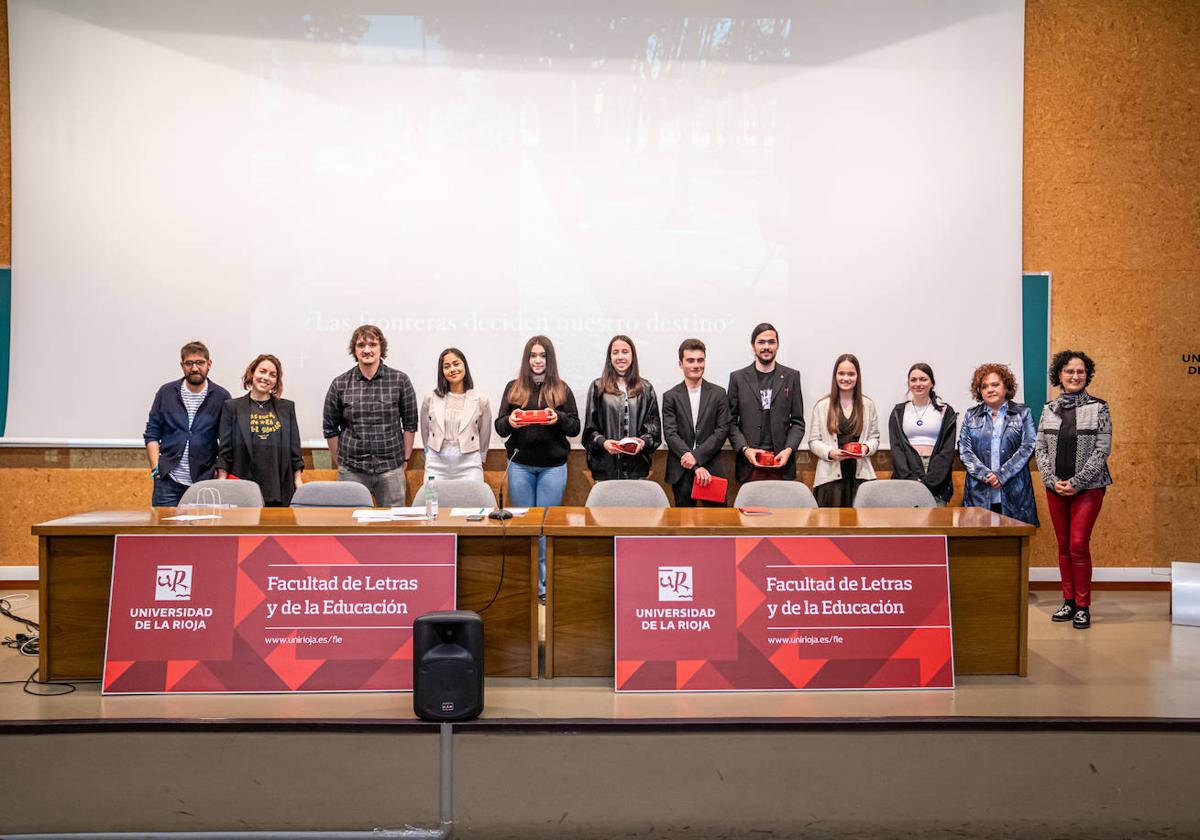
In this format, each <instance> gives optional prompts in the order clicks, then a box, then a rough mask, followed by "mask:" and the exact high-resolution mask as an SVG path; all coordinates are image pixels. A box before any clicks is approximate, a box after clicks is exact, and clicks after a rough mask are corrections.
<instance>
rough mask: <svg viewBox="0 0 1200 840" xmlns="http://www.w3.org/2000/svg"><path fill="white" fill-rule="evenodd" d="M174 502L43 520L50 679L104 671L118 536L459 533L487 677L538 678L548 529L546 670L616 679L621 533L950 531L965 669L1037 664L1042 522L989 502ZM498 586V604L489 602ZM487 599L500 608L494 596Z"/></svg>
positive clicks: (43, 662)
mask: <svg viewBox="0 0 1200 840" xmlns="http://www.w3.org/2000/svg"><path fill="white" fill-rule="evenodd" d="M177 513H178V511H176V510H175V509H173V508H159V509H153V510H138V511H97V512H92V513H84V514H78V515H75V516H68V517H65V518H62V519H56V520H53V521H50V522H43V523H41V524H39V525H35V526H34V527H33V529H32V530H33V533H34V535H36V536H37V537H38V548H39V566H40V587H41V600H40V604H41V607H40V610H41V626H42V638H41V653H40V662H39V665H40V671H39V678H40V679H42V680H86V679H98V678H99V677H100V675H101V672H102V670H103V659H104V637H105V627H106V623H107V619H108V597H109V588H110V584H111V579H112V560H113V548H114V539H115V537H116V536H117V535H118V534H188V533H193V534H348V533H349V534H353V533H443V534H445V533H450V534H454V535H456V537H457V538H458V572H457V604H458V606H459V608H461V609H467V610H471V609H473V610H481V609H483V608H484V607H485V606H486V610H484V612H483V616H484V622H485V634H484V636H485V654H484V655H485V667H486V672H487V674H488V675H489V676H527V677H529V678H531V679H537V677H538V601H537V587H536V586H535V585H534V582H535V581H536V580H537V560H538V537H539V536H542V535H544V536H546V537H547V553H546V567H547V568H546V575H547V594H548V597H547V603H546V639H545V669H544V676H545V677H546V678H548V679H549V678H552V677H555V676H564V677H565V676H583V677H611V676H612V675H613V671H614V657H613V615H614V608H613V538H614V537H617V536H662V535H676V536H736V535H742V536H745V535H753V536H793V535H818V536H836V535H855V534H857V535H864V534H866V535H900V534H920V535H938V536H945V537H946V538H947V547H948V553H949V562H950V602H951V613H952V623H953V636H954V664H955V668H954V670H955V672H956V673H958V674H960V675H966V674H1018V675H1020V676H1025V675H1026V672H1027V640H1028V624H1027V608H1026V602H1027V600H1028V593H1029V538H1030V536H1031V535H1032V534H1033V533H1034V529H1033V527H1032V526H1030V525H1027V524H1025V523H1023V522H1018V521H1016V520H1013V519H1009V518H1007V517H1004V516H1000V515H999V514H995V513H992V512H990V511H987V510H984V509H982V508H934V509H929V510H917V509H875V510H871V509H865V510H858V509H851V508H837V509H835V508H824V509H816V510H807V509H805V510H801V509H776V510H773V511H772V512H771V513H769V514H767V515H745V514H742V513H739V512H738V511H737V510H735V509H732V508H666V509H662V510H657V509H643V508H581V507H579V508H576V507H562V508H545V509H543V508H532V509H530V510H529V512H528V513H526V514H525V515H523V516H520V517H517V518H514V519H512V520H510V521H509V522H508V523H507V524H501V523H499V522H496V521H491V520H484V521H482V522H468V521H467V520H466V519H465V518H462V517H451V516H449V515H448V514H446V513H443V514H442V515H441V516H440V517H439V518H438V520H437V521H435V522H427V521H421V520H415V521H414V520H408V521H396V522H371V523H365V524H364V523H359V522H358V521H357V520H355V519H354V517H353V516H352V511H351V510H349V509H346V508H262V509H250V508H235V509H231V510H224V511H222V512H221V513H222V516H221V519H219V520H206V521H193V522H178V521H169V520H168V517H170V516H173V515H176V514H177ZM493 597H494V601H493V600H492V599H493ZM489 602H491V603H490V606H489Z"/></svg>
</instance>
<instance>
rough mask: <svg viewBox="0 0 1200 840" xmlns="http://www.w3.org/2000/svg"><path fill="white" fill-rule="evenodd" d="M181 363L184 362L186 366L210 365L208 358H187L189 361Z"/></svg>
mask: <svg viewBox="0 0 1200 840" xmlns="http://www.w3.org/2000/svg"><path fill="white" fill-rule="evenodd" d="M181 364H182V365H183V366H184V367H185V368H202V367H208V359H188V360H187V361H185V362H181Z"/></svg>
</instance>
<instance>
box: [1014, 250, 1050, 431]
mask: <svg viewBox="0 0 1200 840" xmlns="http://www.w3.org/2000/svg"><path fill="white" fill-rule="evenodd" d="M1021 350H1022V356H1023V357H1024V360H1025V361H1024V370H1023V371H1022V380H1021V395H1020V396H1018V399H1019V400H1021V402H1023V403H1025V404H1026V405H1028V406H1029V408H1030V410H1031V411H1032V412H1033V422H1034V423H1037V422H1038V420H1039V419H1041V416H1042V406H1044V405H1045V404H1046V394H1047V392H1048V390H1049V387H1050V382H1049V380H1048V379H1047V378H1046V377H1047V375H1048V373H1049V370H1050V272H1048V271H1043V272H1037V273H1027V274H1022V275H1021Z"/></svg>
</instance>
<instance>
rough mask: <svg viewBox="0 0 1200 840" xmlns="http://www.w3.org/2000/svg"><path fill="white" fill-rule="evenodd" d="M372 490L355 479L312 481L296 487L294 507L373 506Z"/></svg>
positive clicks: (293, 500) (293, 497)
mask: <svg viewBox="0 0 1200 840" xmlns="http://www.w3.org/2000/svg"><path fill="white" fill-rule="evenodd" d="M373 504H375V501H374V500H373V499H372V498H371V491H370V490H368V489H367V488H366V487H365V486H363V485H362V484H359V483H358V482H355V481H310V482H308V483H307V484H304V485H301V486H300V487H298V488H297V489H296V494H295V495H294V496H292V507H352V508H363V507H371V506H372V505H373Z"/></svg>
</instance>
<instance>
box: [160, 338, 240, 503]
mask: <svg viewBox="0 0 1200 840" xmlns="http://www.w3.org/2000/svg"><path fill="white" fill-rule="evenodd" d="M179 366H180V367H181V368H182V369H183V378H182V379H175V380H172V381H171V382H168V383H167V384H166V385H163V386H162V387H161V388H159V389H158V393H157V394H155V395H154V404H153V405H151V406H150V416H149V417H148V418H147V419H146V431H145V433H144V434H143V435H142V438H143V440H144V441H145V442H146V456H147V457H148V458H149V459H150V477H151V478H152V479H153V480H154V492H153V493H152V494H151V497H150V504H151V505H152V506H154V507H174V506H175V505H177V504H179V500H180V498H181V497H182V496H183V494H184V492H186V491H187V489H188V487H190V486H191V485H192V484H194V483H196V482H197V481H203V480H205V479H208V478H212V477H213V472H214V470H215V468H216V462H217V427H218V425H219V423H220V420H221V407H222V406H223V405H225V400H227V399H229V392H228V391H226V390H225V389H224V388H222V387H221V386H220V385H218V384H217V383H215V382H212V381H210V380H209V378H208V372H209V370H211V369H212V359H211V358H210V357H209V355H208V348H207V347H205V346H204V344H203V343H201V342H199V341H189V342H188V343H187V344H185V345H183V347H182V348H181V349H180V351H179Z"/></svg>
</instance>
